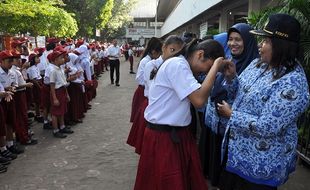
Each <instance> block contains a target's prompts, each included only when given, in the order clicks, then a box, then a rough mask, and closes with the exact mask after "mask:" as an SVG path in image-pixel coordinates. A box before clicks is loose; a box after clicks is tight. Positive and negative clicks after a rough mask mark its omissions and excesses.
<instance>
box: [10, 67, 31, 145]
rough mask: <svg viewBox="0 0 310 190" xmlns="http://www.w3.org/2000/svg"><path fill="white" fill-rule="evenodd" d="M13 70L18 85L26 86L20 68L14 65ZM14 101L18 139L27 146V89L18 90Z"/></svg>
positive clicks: (15, 127)
mask: <svg viewBox="0 0 310 190" xmlns="http://www.w3.org/2000/svg"><path fill="white" fill-rule="evenodd" d="M11 70H12V71H13V72H14V74H15V79H16V84H17V85H18V86H21V85H25V84H26V81H25V80H24V78H23V75H22V73H21V72H20V68H18V67H16V66H15V65H13V66H12V68H11ZM14 101H15V110H16V122H15V126H14V129H15V133H16V137H17V139H18V140H19V142H20V143H21V144H26V143H27V141H29V136H28V129H29V127H28V115H27V98H26V87H24V88H19V89H17V90H16V92H15V93H14Z"/></svg>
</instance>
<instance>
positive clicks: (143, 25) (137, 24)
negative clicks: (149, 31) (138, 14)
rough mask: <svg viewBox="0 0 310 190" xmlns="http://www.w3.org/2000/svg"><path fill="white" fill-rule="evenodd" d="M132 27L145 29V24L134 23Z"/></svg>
mask: <svg viewBox="0 0 310 190" xmlns="http://www.w3.org/2000/svg"><path fill="white" fill-rule="evenodd" d="M133 26H134V27H146V22H134V23H133Z"/></svg>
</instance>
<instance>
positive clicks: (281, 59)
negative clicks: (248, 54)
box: [257, 38, 303, 80]
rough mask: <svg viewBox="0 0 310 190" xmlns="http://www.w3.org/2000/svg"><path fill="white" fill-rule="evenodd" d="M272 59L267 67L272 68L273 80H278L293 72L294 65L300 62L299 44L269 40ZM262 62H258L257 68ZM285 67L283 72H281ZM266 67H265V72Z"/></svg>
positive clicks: (281, 40) (274, 39)
mask: <svg viewBox="0 0 310 190" xmlns="http://www.w3.org/2000/svg"><path fill="white" fill-rule="evenodd" d="M271 43H272V58H271V61H270V63H269V65H270V66H271V67H272V68H274V69H275V70H274V72H273V80H276V79H279V78H281V77H282V76H284V75H285V74H287V73H289V72H291V71H292V70H294V68H295V67H296V65H298V64H299V62H300V61H302V59H303V58H302V53H301V51H300V49H299V44H298V43H296V42H292V41H287V40H283V39H280V38H271ZM262 65H263V62H262V61H260V62H258V64H257V67H261V66H262ZM284 67H285V70H283V69H284ZM267 69H268V67H266V70H267Z"/></svg>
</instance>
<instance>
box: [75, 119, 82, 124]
mask: <svg viewBox="0 0 310 190" xmlns="http://www.w3.org/2000/svg"><path fill="white" fill-rule="evenodd" d="M74 122H75V123H83V120H82V119H77V120H75V121H74Z"/></svg>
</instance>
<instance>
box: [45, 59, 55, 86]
mask: <svg viewBox="0 0 310 190" xmlns="http://www.w3.org/2000/svg"><path fill="white" fill-rule="evenodd" d="M52 69H53V64H51V63H50V64H48V65H47V67H46V69H45V72H44V78H43V83H44V84H46V85H49V84H50V74H51V71H52Z"/></svg>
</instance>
